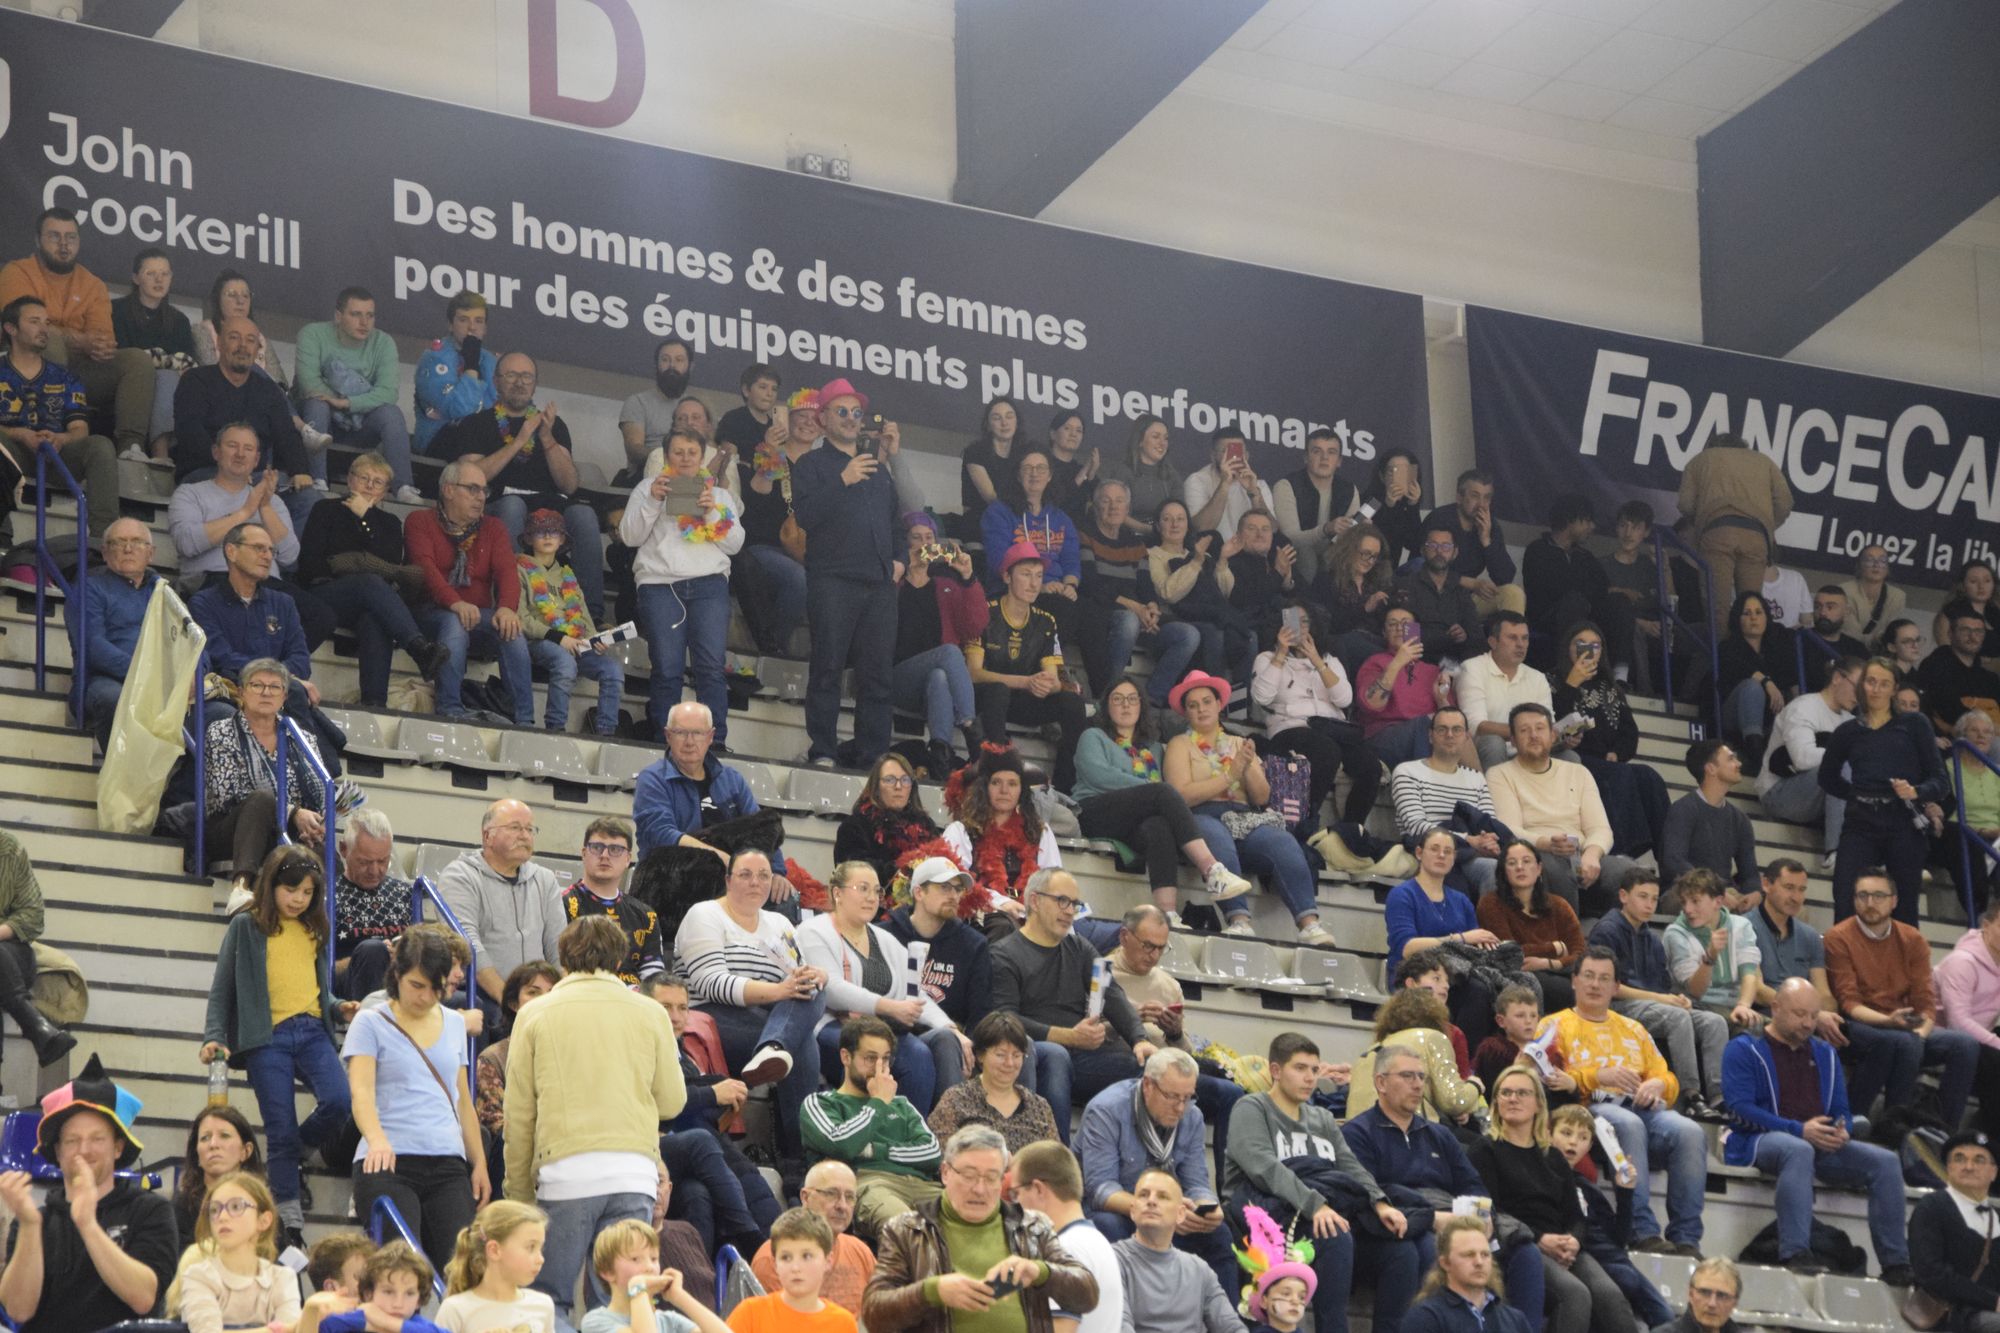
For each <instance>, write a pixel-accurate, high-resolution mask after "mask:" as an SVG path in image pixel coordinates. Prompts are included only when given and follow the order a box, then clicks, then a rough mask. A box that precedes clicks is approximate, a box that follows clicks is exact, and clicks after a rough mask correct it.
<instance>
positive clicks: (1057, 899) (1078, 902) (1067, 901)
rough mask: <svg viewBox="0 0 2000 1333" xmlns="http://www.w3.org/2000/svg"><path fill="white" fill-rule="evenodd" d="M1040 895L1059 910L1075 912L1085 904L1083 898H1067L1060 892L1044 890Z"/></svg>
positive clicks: (1044, 900)
mask: <svg viewBox="0 0 2000 1333" xmlns="http://www.w3.org/2000/svg"><path fill="white" fill-rule="evenodd" d="M1039 896H1040V897H1041V899H1042V901H1043V902H1045V903H1049V904H1051V905H1053V906H1054V907H1055V909H1056V910H1057V911H1058V912H1074V911H1076V910H1077V909H1078V908H1079V907H1082V906H1083V899H1081V898H1065V897H1063V895H1061V894H1060V893H1050V892H1048V891H1046V890H1042V891H1041V892H1040V895H1039Z"/></svg>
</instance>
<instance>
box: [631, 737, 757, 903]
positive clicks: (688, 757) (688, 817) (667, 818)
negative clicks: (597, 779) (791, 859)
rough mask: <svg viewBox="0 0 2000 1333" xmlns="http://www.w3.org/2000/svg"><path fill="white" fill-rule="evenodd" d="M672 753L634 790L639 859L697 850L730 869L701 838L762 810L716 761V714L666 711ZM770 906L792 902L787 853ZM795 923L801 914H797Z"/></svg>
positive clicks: (647, 772)
mask: <svg viewBox="0 0 2000 1333" xmlns="http://www.w3.org/2000/svg"><path fill="white" fill-rule="evenodd" d="M666 737H667V753H666V755H665V757H664V758H661V759H656V760H654V761H653V762H652V763H650V764H648V765H647V766H646V767H645V768H644V769H643V770H641V771H640V773H639V780H638V782H637V783H636V784H635V786H634V787H633V790H632V823H633V826H634V827H636V828H637V829H638V830H639V856H640V858H641V859H644V858H645V856H646V855H647V854H648V853H650V852H651V851H652V850H653V849H654V848H656V847H698V848H701V849H702V850H704V851H710V852H714V853H715V854H716V856H718V857H720V858H721V859H722V863H723V864H724V865H725V866H726V865H728V864H729V853H728V852H726V851H724V850H723V849H722V848H720V847H717V846H715V845H714V844H713V843H710V842H707V841H705V840H703V839H702V837H701V836H700V834H701V831H702V829H704V828H706V827H709V826H711V825H715V824H723V823H727V822H728V821H729V820H732V819H741V818H742V817H743V816H745V815H754V814H756V813H757V812H758V811H759V810H760V809H762V808H763V807H761V806H759V805H758V804H757V797H756V794H755V793H754V792H752V791H751V790H750V784H749V783H748V782H747V781H745V780H744V777H743V775H742V774H741V773H738V772H737V771H736V770H735V769H733V768H731V767H730V766H729V765H727V764H725V763H723V762H722V761H721V760H720V759H718V758H716V757H715V754H714V753H713V747H714V744H715V714H713V713H711V712H710V711H709V708H708V705H707V704H700V703H694V702H692V701H690V702H687V703H680V704H675V705H674V706H673V707H672V708H671V709H669V710H668V711H667V726H666ZM771 869H772V871H773V872H774V874H775V878H774V879H773V880H772V881H771V900H772V901H773V902H778V903H782V902H785V901H787V900H789V899H790V898H792V897H793V896H794V895H793V891H792V885H791V881H789V880H787V879H786V878H785V849H784V848H783V846H778V847H774V848H772V849H771ZM792 915H793V916H794V917H796V915H797V914H796V913H795V912H794V913H792Z"/></svg>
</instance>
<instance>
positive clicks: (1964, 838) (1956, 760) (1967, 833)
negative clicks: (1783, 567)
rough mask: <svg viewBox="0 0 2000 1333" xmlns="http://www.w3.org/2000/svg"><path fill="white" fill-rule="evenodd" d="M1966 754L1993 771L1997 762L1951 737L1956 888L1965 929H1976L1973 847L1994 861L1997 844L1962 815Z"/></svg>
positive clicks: (1999, 851) (1998, 857)
mask: <svg viewBox="0 0 2000 1333" xmlns="http://www.w3.org/2000/svg"><path fill="white" fill-rule="evenodd" d="M1966 755H1971V756H1972V757H1973V758H1974V759H1976V760H1978V761H1979V762H1980V763H1982V764H1984V765H1986V767H1987V768H1989V769H1991V770H1992V771H1993V772H1994V773H1996V774H2000V763H1995V762H1994V761H1993V756H1991V755H1989V754H1987V753H1986V752H1985V751H1984V750H1981V749H1980V748H1978V747H1977V746H1975V745H1973V744H1971V743H1970V742H1967V741H1961V740H1954V741H1953V742H1952V743H1951V783H1952V794H1953V796H1954V798H1955V799H1956V801H1957V804H1958V864H1959V881H1958V892H1959V897H1960V898H1961V899H1963V900H1964V903H1965V924H1966V927H1967V928H1968V929H1976V928H1977V927H1978V925H1979V922H1978V921H1977V920H1976V919H1975V918H1976V915H1977V914H1976V913H1975V912H1974V911H1973V910H1972V855H1973V847H1974V845H1975V844H1976V845H1977V846H1978V848H1979V851H1980V854H1981V855H1983V856H1985V857H1986V858H1987V859H1988V860H1989V861H1994V862H2000V847H1995V846H1994V845H1993V844H1992V843H1990V842H1988V841H1986V839H1984V838H1982V837H1980V836H1979V833H1978V831H1977V830H1975V829H1974V828H1973V827H1972V822H1971V821H1970V820H1968V819H1967V818H1966V817H1965V756H1966ZM1988 871H1989V873H1990V872H1991V867H1989V868H1988ZM1989 901H1991V899H1990V895H1989Z"/></svg>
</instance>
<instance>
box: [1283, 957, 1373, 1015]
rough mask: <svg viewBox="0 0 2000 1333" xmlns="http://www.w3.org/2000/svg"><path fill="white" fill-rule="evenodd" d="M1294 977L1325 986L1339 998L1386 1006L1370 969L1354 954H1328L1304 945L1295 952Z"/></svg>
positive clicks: (1329, 993)
mask: <svg viewBox="0 0 2000 1333" xmlns="http://www.w3.org/2000/svg"><path fill="white" fill-rule="evenodd" d="M1292 975H1293V976H1294V977H1296V978H1298V979H1299V980H1300V981H1302V982H1305V983H1307V984H1309V985H1314V986H1324V987H1325V988H1326V993H1327V994H1328V995H1329V996H1332V997H1334V998H1336V999H1342V1000H1359V1001H1361V1002H1362V1003H1364V1004H1387V1003H1388V1001H1389V997H1388V996H1387V995H1384V994H1383V993H1382V990H1381V988H1380V987H1378V986H1377V985H1376V984H1375V982H1374V980H1373V979H1372V978H1371V977H1369V975H1368V969H1367V967H1365V966H1364V965H1363V964H1362V962H1361V960H1360V959H1359V958H1356V957H1355V956H1354V955H1353V954H1351V953H1329V952H1327V951H1326V950H1324V949H1308V948H1305V947H1303V946H1301V947H1299V948H1297V949H1294V950H1292Z"/></svg>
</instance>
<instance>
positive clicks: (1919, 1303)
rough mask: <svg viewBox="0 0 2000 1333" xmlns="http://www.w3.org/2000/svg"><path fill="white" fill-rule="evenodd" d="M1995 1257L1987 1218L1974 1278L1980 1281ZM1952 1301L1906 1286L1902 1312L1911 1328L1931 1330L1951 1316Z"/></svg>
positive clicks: (1991, 1222)
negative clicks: (1983, 1242)
mask: <svg viewBox="0 0 2000 1333" xmlns="http://www.w3.org/2000/svg"><path fill="white" fill-rule="evenodd" d="M1992 1257H1993V1219H1992V1218H1991V1217H1988V1218H1987V1220H1986V1244H1985V1245H1984V1246H1982V1247H1981V1248H1980V1251H1979V1265H1978V1267H1976V1268H1974V1269H1973V1270H1972V1280H1973V1281H1974V1282H1977V1281H1979V1275H1980V1274H1981V1273H1984V1272H1985V1271H1986V1261H1987V1260H1988V1259H1991V1258H1992ZM1951 1310H1952V1307H1951V1302H1949V1301H1946V1300H1942V1299H1940V1298H1938V1297H1936V1296H1933V1295H1931V1294H1930V1293H1929V1292H1928V1291H1925V1290H1924V1289H1923V1288H1922V1287H1906V1288H1904V1290H1903V1300H1902V1305H1901V1312H1902V1316H1903V1320H1904V1322H1905V1323H1907V1324H1909V1326H1910V1327H1911V1328H1916V1329H1924V1330H1929V1329H1933V1328H1936V1327H1938V1326H1939V1325H1940V1324H1942V1323H1944V1322H1945V1321H1946V1320H1948V1319H1950V1318H1951Z"/></svg>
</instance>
